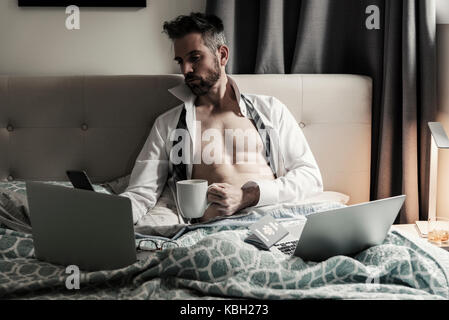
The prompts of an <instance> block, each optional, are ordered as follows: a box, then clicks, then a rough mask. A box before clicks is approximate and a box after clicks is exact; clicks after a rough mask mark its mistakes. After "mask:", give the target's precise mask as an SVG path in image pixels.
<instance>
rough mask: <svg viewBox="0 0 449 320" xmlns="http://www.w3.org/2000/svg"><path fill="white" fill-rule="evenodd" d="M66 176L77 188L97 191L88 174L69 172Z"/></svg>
mask: <svg viewBox="0 0 449 320" xmlns="http://www.w3.org/2000/svg"><path fill="white" fill-rule="evenodd" d="M66 174H67V177H69V180H70V182H71V183H72V184H73V186H74V187H75V188H77V189H84V190H90V191H95V190H94V187H93V186H92V183H91V182H90V180H89V177H88V176H87V174H86V172H84V171H77V170H67V171H66Z"/></svg>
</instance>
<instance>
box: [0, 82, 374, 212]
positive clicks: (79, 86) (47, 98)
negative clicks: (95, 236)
mask: <svg viewBox="0 0 449 320" xmlns="http://www.w3.org/2000/svg"><path fill="white" fill-rule="evenodd" d="M232 77H233V78H234V79H235V81H236V82H237V84H238V85H239V88H240V90H241V92H243V93H258V94H265V95H273V96H275V97H277V98H278V99H280V100H281V101H282V102H283V103H285V104H286V105H287V106H288V107H289V109H290V110H291V112H292V113H293V115H294V116H295V117H296V118H297V120H298V123H299V124H300V126H301V127H302V128H303V131H304V134H305V135H306V137H307V139H308V141H309V144H310V147H311V149H312V151H313V153H314V155H315V158H316V159H317V162H318V165H319V166H320V169H321V172H322V175H323V180H324V187H325V190H331V191H339V192H342V193H345V194H348V195H350V197H351V201H350V203H358V202H363V201H368V200H369V185H370V150H371V90H372V89H371V87H372V84H371V79H370V78H367V77H363V76H355V75H233V76H232ZM182 80H183V78H182V76H181V75H142V76H128V75H123V76H7V75H6V76H0V180H1V181H5V180H67V178H66V175H65V171H66V169H69V168H70V169H83V170H86V171H87V172H88V174H89V176H90V177H91V178H92V180H93V181H94V182H100V181H107V180H111V179H113V178H117V177H120V176H124V175H126V174H128V173H130V172H131V170H132V168H133V165H134V161H135V159H136V157H137V155H138V153H139V151H140V149H141V148H142V146H143V144H144V142H145V139H146V138H147V135H148V134H149V132H150V129H151V126H152V123H153V121H154V120H155V119H156V117H157V116H158V115H159V114H161V113H163V112H164V111H166V110H168V109H169V108H171V107H174V106H176V105H178V104H179V103H180V102H179V100H177V99H176V98H175V97H173V96H172V95H171V94H170V93H169V92H168V91H167V89H168V88H171V87H174V86H176V85H177V84H179V83H181V82H182Z"/></svg>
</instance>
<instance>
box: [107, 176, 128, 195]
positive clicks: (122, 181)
mask: <svg viewBox="0 0 449 320" xmlns="http://www.w3.org/2000/svg"><path fill="white" fill-rule="evenodd" d="M130 176H131V175H130V174H128V175H127V176H124V177H120V178H117V179H115V180H112V181H108V182H105V183H102V184H101V186H102V187H104V188H106V189H107V190H109V191H110V192H111V193H113V194H120V193H123V192H125V190H126V188H127V187H128V185H129V178H130Z"/></svg>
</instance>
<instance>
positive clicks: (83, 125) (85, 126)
mask: <svg viewBox="0 0 449 320" xmlns="http://www.w3.org/2000/svg"><path fill="white" fill-rule="evenodd" d="M87 129H89V126H88V125H87V124H85V123H83V124H82V125H81V130H83V131H86V130H87Z"/></svg>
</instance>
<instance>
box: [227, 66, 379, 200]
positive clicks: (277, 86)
mask: <svg viewBox="0 0 449 320" xmlns="http://www.w3.org/2000/svg"><path fill="white" fill-rule="evenodd" d="M233 78H234V79H235V80H236V82H237V84H238V85H239V88H240V90H241V91H242V92H243V93H245V92H246V93H257V94H265V95H272V96H275V97H277V98H278V99H280V100H281V101H282V102H283V103H284V104H286V105H287V106H288V108H289V109H290V111H291V112H292V113H293V115H294V116H295V117H296V119H297V120H298V123H299V124H300V126H301V127H302V130H303V132H304V134H305V136H306V138H307V141H308V142H309V145H310V148H311V149H312V152H313V154H314V156H315V158H316V160H317V162H318V166H319V167H320V169H321V174H322V176H323V182H324V189H325V190H328V191H338V192H342V193H345V194H347V195H349V196H350V197H351V198H350V203H351V204H353V203H360V202H364V201H369V187H370V163H371V103H372V101H371V100H372V99H371V97H372V81H371V79H370V78H368V77H363V76H356V75H330V74H326V75H324V74H320V75H298V74H296V75H238V76H237V75H235V76H233Z"/></svg>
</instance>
